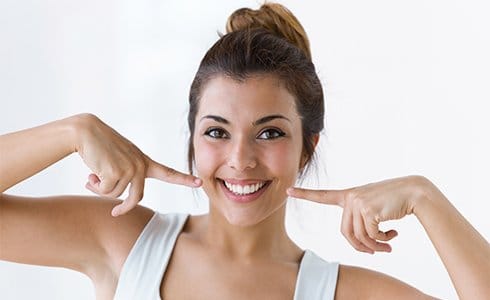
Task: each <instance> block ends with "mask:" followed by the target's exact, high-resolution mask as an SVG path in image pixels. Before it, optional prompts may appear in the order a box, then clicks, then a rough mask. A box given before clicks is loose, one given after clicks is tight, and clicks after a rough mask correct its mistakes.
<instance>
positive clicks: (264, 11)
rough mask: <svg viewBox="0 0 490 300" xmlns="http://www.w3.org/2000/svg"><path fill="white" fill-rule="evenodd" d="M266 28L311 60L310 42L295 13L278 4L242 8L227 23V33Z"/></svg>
mask: <svg viewBox="0 0 490 300" xmlns="http://www.w3.org/2000/svg"><path fill="white" fill-rule="evenodd" d="M252 28H264V29H266V30H268V31H270V32H271V33H273V34H275V35H277V36H279V37H281V38H284V39H286V40H287V41H289V42H290V43H291V44H293V45H295V46H296V47H298V48H299V49H301V50H303V52H304V53H305V54H306V56H307V57H308V58H309V59H310V60H311V51H310V42H309V41H308V36H307V35H306V32H305V30H304V29H303V26H301V23H300V22H299V21H298V19H297V18H296V17H295V16H294V15H293V13H292V12H291V11H290V10H289V9H287V8H286V7H284V6H283V5H281V4H278V3H265V4H263V5H262V6H261V7H260V8H259V9H257V10H254V9H250V8H240V9H237V10H236V11H234V12H233V13H232V14H231V15H230V16H229V17H228V21H227V22H226V33H230V32H233V31H237V30H243V29H252Z"/></svg>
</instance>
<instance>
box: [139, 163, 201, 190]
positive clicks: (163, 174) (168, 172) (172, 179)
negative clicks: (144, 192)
mask: <svg viewBox="0 0 490 300" xmlns="http://www.w3.org/2000/svg"><path fill="white" fill-rule="evenodd" d="M146 177H149V178H155V179H159V180H163V181H165V182H168V183H174V184H180V185H186V186H189V187H199V186H201V184H202V180H201V179H199V178H197V177H196V176H193V175H189V174H185V173H181V172H179V171H177V170H174V169H172V168H169V167H167V166H164V165H162V164H159V163H157V162H155V161H153V160H150V162H149V164H148V169H147V171H146Z"/></svg>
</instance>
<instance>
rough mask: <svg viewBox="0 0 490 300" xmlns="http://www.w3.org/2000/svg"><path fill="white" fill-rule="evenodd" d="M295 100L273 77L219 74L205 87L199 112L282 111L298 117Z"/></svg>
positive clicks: (253, 112)
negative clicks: (236, 77) (242, 78)
mask: <svg viewBox="0 0 490 300" xmlns="http://www.w3.org/2000/svg"><path fill="white" fill-rule="evenodd" d="M294 100H295V99H294V96H293V95H292V94H291V93H289V91H288V90H287V89H286V88H285V87H284V86H283V84H281V82H280V81H279V80H278V79H277V78H275V77H274V76H268V75H261V76H253V77H250V78H247V79H246V80H244V81H238V80H235V79H232V78H230V77H226V76H218V77H215V78H213V79H211V80H210V81H209V82H208V83H207V84H206V86H205V87H204V89H203V91H202V93H201V99H200V103H199V111H198V115H207V114H221V115H230V114H233V115H234V117H235V116H236V117H238V116H246V115H250V116H251V117H256V116H257V115H262V114H278V113H279V114H284V115H287V116H289V117H294V116H297V111H296V105H295V101H294Z"/></svg>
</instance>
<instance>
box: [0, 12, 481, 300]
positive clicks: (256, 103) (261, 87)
mask: <svg viewBox="0 0 490 300" xmlns="http://www.w3.org/2000/svg"><path fill="white" fill-rule="evenodd" d="M227 31H228V32H229V33H228V34H226V35H225V36H223V37H222V38H221V39H220V40H219V41H217V42H216V44H215V45H213V47H211V49H210V50H209V51H208V52H207V53H206V55H205V57H204V58H203V60H202V62H201V65H200V67H199V70H198V72H197V74H196V77H195V79H194V81H193V84H192V86H191V91H190V97H189V101H190V110H189V117H188V123H189V129H190V132H191V135H190V139H189V167H190V171H191V174H192V173H193V170H194V169H195V171H196V173H197V175H198V176H199V178H197V177H194V176H193V175H187V174H182V173H179V172H177V171H175V170H172V169H170V168H168V167H166V166H163V165H160V164H159V163H157V162H155V161H153V160H151V159H150V158H149V157H148V156H146V155H145V154H144V153H142V152H141V151H140V150H139V149H138V148H137V147H136V146H135V145H133V144H132V143H131V142H129V141H128V140H126V139H125V138H124V137H122V136H120V135H119V134H118V133H117V132H116V131H114V130H113V129H112V128H110V127H109V126H107V125H106V124H104V123H103V122H102V121H101V120H100V119H98V118H97V117H95V116H93V115H90V114H83V115H77V116H73V117H69V118H66V119H63V120H59V121H55V122H52V123H48V124H45V125H42V126H39V127H36V128H32V129H27V130H24V131H20V132H15V133H11V134H7V135H4V136H1V137H0V149H2V150H1V151H2V153H1V157H2V164H1V170H0V191H1V192H4V191H6V190H7V189H9V188H10V187H12V186H14V185H15V184H17V183H19V182H21V181H22V180H24V179H26V178H28V177H30V176H32V175H34V174H36V173H38V172H40V171H41V170H43V169H45V168H47V167H48V166H50V165H51V164H53V163H55V162H57V161H59V160H61V159H63V158H64V157H65V156H67V155H69V154H71V153H73V152H77V153H78V154H79V155H80V156H81V157H82V158H83V160H84V162H85V163H86V164H87V166H88V167H89V168H90V169H91V170H92V171H93V174H91V175H90V176H89V180H88V182H87V185H86V187H87V188H88V189H89V190H91V191H93V192H94V193H96V194H98V195H99V196H100V197H77V196H57V197H46V198H39V199H33V198H27V197H17V196H11V195H6V194H2V195H1V199H0V209H1V210H0V211H1V212H2V213H1V215H0V222H1V228H2V241H1V245H2V251H1V252H0V259H2V260H8V261H14V262H22V263H30V264H38V265H50V266H61V267H66V268H71V269H73V270H77V271H80V272H83V273H85V274H87V275H88V276H89V277H90V278H91V279H92V281H93V282H94V286H95V288H96V294H97V298H98V299H111V298H115V299H158V298H159V297H161V298H162V299H196V298H198V299H242V298H243V299H286V298H289V299H291V298H294V299H333V298H337V299H351V298H354V299H357V298H362V299H370V298H373V299H374V298H376V299H377V298H381V297H382V298H388V299H389V298H396V299H404V298H406V299H412V298H431V297H429V296H427V295H424V294H423V293H422V292H420V291H418V290H416V289H415V288H412V287H410V286H408V285H406V284H404V283H402V282H400V281H398V280H396V279H393V278H391V277H389V276H386V275H383V274H380V273H377V272H374V271H370V270H366V269H362V268H357V267H350V266H345V265H340V266H339V265H338V264H336V263H329V262H326V261H324V260H322V259H321V258H319V257H318V256H316V255H315V254H314V253H313V252H311V251H309V250H306V251H303V250H302V249H301V248H299V247H298V246H297V245H295V244H294V243H293V242H292V241H291V239H290V238H289V237H288V235H287V234H286V231H285V228H284V216H285V205H284V204H285V202H286V199H287V196H288V195H289V196H293V197H298V198H305V199H309V200H312V201H316V202H320V203H325V204H331V205H339V206H341V207H342V208H343V218H342V233H343V234H344V235H345V236H346V238H347V239H348V240H349V242H350V243H351V244H352V245H353V246H354V247H355V248H356V249H357V250H359V251H364V252H369V253H373V252H375V251H390V246H389V245H388V244H387V243H386V242H388V241H389V240H391V239H392V238H394V237H395V236H396V232H395V231H388V232H381V231H379V229H378V225H379V223H380V222H382V221H386V220H391V219H399V218H402V217H404V216H405V215H409V214H414V215H415V216H416V217H417V218H418V220H419V221H420V222H421V224H422V225H423V226H424V228H425V229H426V231H427V233H428V235H429V237H430V239H431V241H432V243H433V244H434V246H435V248H436V249H437V251H438V253H439V256H440V257H441V259H442V260H443V262H444V264H445V266H446V269H447V270H448V272H449V274H450V276H451V279H452V281H453V283H454V286H455V288H456V290H457V292H458V295H459V296H460V297H461V298H471V299H479V298H480V299H483V298H487V297H488V296H489V295H490V290H489V288H488V287H487V286H486V281H487V279H488V274H490V260H489V257H490V247H489V245H488V242H487V241H486V240H485V239H484V238H483V237H482V236H480V235H479V234H478V232H477V231H476V230H474V229H473V228H472V226H471V225H470V224H469V223H468V222H466V220H465V219H464V218H463V217H462V216H461V215H460V214H459V213H458V212H457V210H456V209H455V208H454V207H453V206H452V205H451V204H450V203H449V201H448V200H447V199H446V198H445V197H444V195H443V194H442V193H441V192H440V191H439V190H438V189H437V188H436V187H435V186H434V185H433V184H432V183H431V182H430V181H429V180H427V179H426V178H424V177H421V176H408V177H403V178H396V179H391V180H387V181H383V182H378V183H373V184H369V185H365V186H360V187H356V188H352V189H347V190H341V191H314V190H302V189H295V188H292V186H294V184H295V181H296V179H297V178H298V176H301V175H302V174H303V173H305V172H306V171H307V169H308V166H309V165H310V164H311V159H312V157H313V154H314V151H315V147H316V145H317V143H318V140H319V133H320V132H321V130H322V129H323V119H324V108H323V107H324V105H323V92H322V87H321V84H320V81H319V80H318V77H317V76H316V73H315V68H314V66H313V64H312V62H311V55H310V54H309V44H308V40H307V38H306V34H305V32H304V30H303V28H302V27H301V25H300V24H299V22H298V21H297V20H296V18H295V17H294V16H293V15H292V14H291V13H290V12H289V11H288V10H286V9H285V8H284V7H282V6H280V5H277V4H266V5H263V6H262V7H261V8H260V9H259V10H257V11H253V10H249V9H241V10H238V11H236V12H235V13H233V14H232V15H231V16H230V18H229V20H228V24H227ZM32 144H34V145H36V147H35V149H33V147H30V145H32ZM7 149H8V150H7ZM148 177H151V178H157V179H160V180H164V181H167V182H171V183H176V184H184V185H187V186H190V187H202V188H203V189H204V191H205V192H206V194H207V196H208V197H209V200H210V211H209V214H207V215H201V216H187V215H183V214H169V215H163V214H158V213H155V212H153V211H151V210H150V209H148V208H145V207H143V206H140V205H137V203H138V202H139V201H140V200H141V199H142V197H143V190H144V180H145V178H148ZM128 185H129V196H128V198H127V199H126V200H125V201H124V202H122V203H120V201H119V200H117V199H115V198H117V197H119V196H120V195H121V194H122V193H123V191H124V190H125V189H126V187H127V186H128ZM111 213H112V216H110V214H111ZM114 217H116V218H114ZM463 238H464V241H465V243H461V242H460V241H461V240H463ZM32 249H35V251H33V250H32ZM468 253H472V255H471V256H470V255H468ZM60 254H63V255H60ZM190 283H191V284H190ZM353 286H355V288H352V287H353Z"/></svg>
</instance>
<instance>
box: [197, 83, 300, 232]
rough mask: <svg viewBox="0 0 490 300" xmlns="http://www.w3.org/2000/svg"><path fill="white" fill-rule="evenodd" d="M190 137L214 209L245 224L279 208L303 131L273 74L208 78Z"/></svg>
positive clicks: (290, 97) (291, 179) (287, 95)
mask: <svg viewBox="0 0 490 300" xmlns="http://www.w3.org/2000/svg"><path fill="white" fill-rule="evenodd" d="M193 143H194V150H195V165H196V170H197V173H198V176H199V177H200V178H201V179H202V180H203V189H204V191H205V192H206V194H207V195H208V197H209V199H210V209H211V210H212V211H213V212H218V213H220V214H221V215H223V216H224V217H225V219H226V220H227V221H228V222H229V223H230V224H234V225H240V226H249V225H254V224H257V223H259V222H261V221H263V220H264V219H266V218H267V217H269V216H271V215H272V214H274V213H275V212H277V211H278V210H279V209H281V208H283V206H284V204H285V202H286V199H287V195H286V189H287V188H289V187H291V186H293V185H294V183H295V181H296V177H297V175H298V171H299V167H300V161H301V156H302V131H301V120H300V117H299V115H298V113H297V111H296V106H295V101H294V97H293V95H291V94H290V93H289V92H288V91H287V90H286V89H285V88H284V87H283V86H282V85H281V84H280V83H279V81H278V80H277V79H276V78H275V77H272V76H256V77H250V78H248V79H246V80H245V81H244V82H238V81H236V80H234V79H231V78H228V77H224V76H219V77H216V78H214V79H211V80H210V81H209V82H208V83H207V84H206V86H205V87H204V89H203V91H202V94H201V99H200V104H199V110H198V112H197V115H196V123H195V131H194V137H193Z"/></svg>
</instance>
